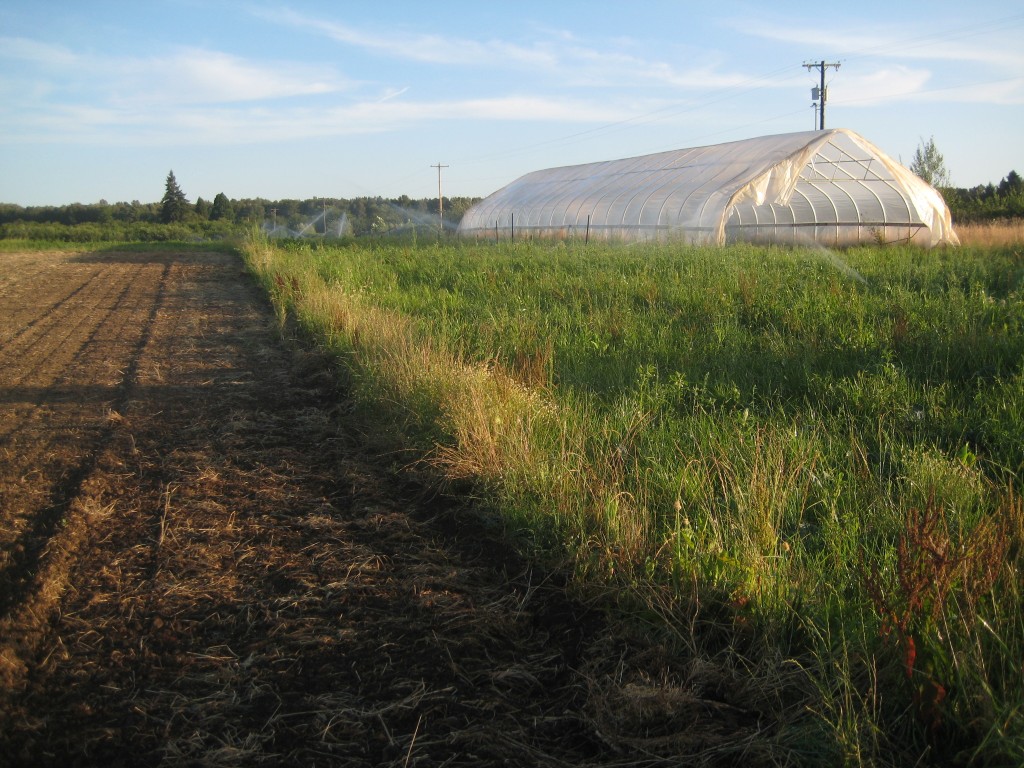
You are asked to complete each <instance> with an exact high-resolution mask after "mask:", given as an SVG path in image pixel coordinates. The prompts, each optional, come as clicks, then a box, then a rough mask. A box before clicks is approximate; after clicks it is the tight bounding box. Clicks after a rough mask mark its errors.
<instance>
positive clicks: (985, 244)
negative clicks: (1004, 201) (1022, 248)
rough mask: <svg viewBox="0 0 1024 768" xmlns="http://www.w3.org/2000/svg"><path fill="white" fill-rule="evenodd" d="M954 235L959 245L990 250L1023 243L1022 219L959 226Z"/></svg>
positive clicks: (1023, 221) (1023, 224)
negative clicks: (995, 247)
mask: <svg viewBox="0 0 1024 768" xmlns="http://www.w3.org/2000/svg"><path fill="white" fill-rule="evenodd" d="M956 234H957V236H958V237H959V238H960V244H961V245H969V246H975V247H979V248H991V247H994V246H1003V245H1019V244H1022V243H1024V219H1002V220H1000V221H985V222H974V223H969V224H959V225H957V227H956Z"/></svg>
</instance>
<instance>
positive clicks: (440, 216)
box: [430, 162, 448, 232]
mask: <svg viewBox="0 0 1024 768" xmlns="http://www.w3.org/2000/svg"><path fill="white" fill-rule="evenodd" d="M430 167H431V168H437V220H438V221H439V222H440V224H441V231H442V232H444V198H443V197H441V169H442V168H447V167H448V166H447V165H441V163H440V162H438V163H437V165H432V166H430Z"/></svg>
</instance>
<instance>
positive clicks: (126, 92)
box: [0, 38, 353, 106]
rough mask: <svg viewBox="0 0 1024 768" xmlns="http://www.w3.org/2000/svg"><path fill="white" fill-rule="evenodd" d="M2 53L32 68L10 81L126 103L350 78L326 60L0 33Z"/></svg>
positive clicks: (305, 92) (199, 99) (320, 88)
mask: <svg viewBox="0 0 1024 768" xmlns="http://www.w3.org/2000/svg"><path fill="white" fill-rule="evenodd" d="M0 59H8V60H12V61H17V62H21V63H23V64H27V65H29V67H31V73H30V74H26V73H18V72H16V71H15V72H9V73H8V74H7V75H6V77H5V78H4V79H5V80H7V81H8V82H10V81H12V80H14V79H16V78H18V77H23V78H25V79H26V80H28V79H31V80H32V81H34V82H36V83H37V84H39V83H42V82H48V83H50V84H51V86H52V87H51V89H50V90H56V89H60V90H63V91H65V92H69V91H74V92H77V93H79V94H81V95H82V96H88V97H89V98H91V99H94V100H96V101H98V102H100V103H108V104H116V105H121V106H130V105H132V104H146V105H151V104H153V103H174V104H200V103H218V102H220V103H224V102H239V101H260V100H266V99H282V98H290V97H295V96H309V95H317V94H326V93H334V92H338V91H341V90H346V89H348V88H351V87H352V85H353V83H352V82H351V81H350V80H348V79H347V78H344V77H342V76H341V75H339V74H337V73H334V72H331V71H330V69H329V68H326V67H323V66H316V67H313V66H309V65H305V64H295V63H291V62H260V63H255V62H252V61H248V60H246V59H242V58H240V57H237V56H232V55H230V54H227V53H223V52H220V51H211V50H207V49H203V48H179V49H178V50H176V51H174V52H172V53H170V54H166V55H160V56H152V57H141V58H140V57H123V56H105V55H102V54H79V53H76V52H74V51H72V50H70V49H68V48H66V47H63V46H59V45H52V44H48V43H41V42H38V41H36V40H31V39H26V38H0ZM38 92H39V91H38V90H37V93H38Z"/></svg>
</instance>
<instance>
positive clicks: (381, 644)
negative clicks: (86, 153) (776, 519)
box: [0, 254, 768, 766]
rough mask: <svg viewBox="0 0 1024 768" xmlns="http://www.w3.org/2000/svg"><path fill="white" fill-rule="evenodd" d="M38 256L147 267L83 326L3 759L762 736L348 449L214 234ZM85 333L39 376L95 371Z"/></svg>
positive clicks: (570, 748)
mask: <svg viewBox="0 0 1024 768" xmlns="http://www.w3.org/2000/svg"><path fill="white" fill-rule="evenodd" d="M51 261H52V263H51V264H50V267H51V268H52V269H55V270H57V271H58V272H59V271H60V270H62V269H67V271H68V272H69V273H71V272H74V271H75V267H76V266H78V265H80V264H82V263H85V264H91V263H93V262H95V263H97V264H100V265H102V266H104V267H109V268H111V269H113V270H114V271H115V272H117V271H121V272H122V273H123V274H128V273H132V272H133V270H135V269H136V268H139V267H140V266H141V267H144V269H142V271H143V272H146V271H147V270H148V271H149V272H152V271H153V270H154V269H156V268H159V270H160V271H161V272H160V273H161V275H162V278H161V281H160V285H161V286H163V287H162V288H161V289H159V290H154V287H153V281H152V279H150V280H148V281H147V280H143V279H140V280H138V281H135V282H131V281H130V280H128V279H127V278H124V277H122V278H121V279H124V280H128V282H129V283H130V284H131V285H132V286H133V287H132V289H131V290H130V291H129V292H128V293H127V294H122V296H121V298H120V300H119V301H120V303H121V304H122V305H123V306H125V307H127V306H129V305H131V306H134V307H135V310H134V311H138V310H139V308H140V307H143V308H144V309H143V311H144V312H145V311H146V309H148V312H149V315H148V317H149V318H150V320H149V322H148V324H146V325H145V328H141V327H139V328H136V331H137V333H136V334H135V335H132V334H131V332H130V329H129V327H127V326H133V327H134V325H133V324H132V323H131V322H127V324H126V325H122V326H121V327H120V330H116V331H115V330H113V329H114V326H113V325H111V326H110V329H111V332H112V334H113V335H114V336H117V335H118V334H120V336H119V337H118V338H120V339H121V340H122V342H124V340H125V339H134V344H132V343H130V342H129V343H128V344H127V346H128V347H129V348H130V349H131V354H130V356H129V357H130V362H129V364H128V365H127V366H125V367H124V368H123V369H122V370H123V375H122V377H121V379H120V381H121V385H120V389H119V390H118V391H117V392H116V394H114V395H113V397H112V401H113V402H115V403H116V404H117V406H118V408H117V409H116V410H117V413H116V416H115V417H113V418H110V419H108V420H107V422H106V423H105V424H104V426H103V427H102V434H101V438H100V439H98V440H94V441H93V442H91V443H90V442H89V441H86V442H85V443H84V447H81V446H79V447H75V446H71V447H70V448H69V450H68V452H69V454H70V455H74V456H79V455H88V456H91V457H92V458H90V459H88V460H87V461H85V462H84V463H80V464H79V466H81V467H83V470H82V472H81V477H73V478H72V482H71V483H70V484H68V485H67V486H65V488H66V491H67V492H66V494H65V495H66V496H67V497H68V498H67V499H65V500H64V501H66V503H65V505H64V506H65V509H66V510H67V524H66V525H65V526H63V527H61V528H58V529H57V530H55V531H52V536H51V538H50V541H49V543H48V544H47V546H46V547H45V548H44V549H43V550H41V552H40V560H41V563H42V565H41V567H40V569H39V572H38V573H37V574H36V577H35V578H34V579H33V580H32V581H31V583H30V587H29V588H28V589H26V590H23V591H22V592H20V593H18V594H17V596H16V597H17V600H15V601H13V602H14V603H15V604H14V605H12V606H11V610H10V611H8V612H7V615H6V616H4V617H3V618H2V619H0V637H2V638H4V639H0V652H2V653H3V654H4V660H5V661H6V663H7V672H8V674H7V680H6V681H5V683H4V688H3V689H2V691H0V754H6V755H8V756H9V762H10V764H12V765H21V764H25V765H29V764H31V765H58V764H59V765H95V764H104V765H108V766H120V765H158V764H159V765H183V766H184V765H188V766H196V765H210V766H218V765H225V766H227V765H231V766H234V765H338V766H373V765H396V766H398V765H402V766H404V765H410V766H411V765H419V766H433V765H451V766H463V765H465V766H470V765H473V766H479V765H545V766H569V765H574V766H575V765H580V766H582V765H589V766H600V765H607V766H611V765H618V766H621V765H638V766H640V765H650V766H654V765H678V764H680V763H681V762H685V763H687V764H735V763H736V762H739V761H741V760H742V762H744V763H745V764H747V765H756V764H757V763H758V758H766V756H767V755H768V751H766V750H767V748H766V747H765V746H764V745H763V743H762V742H763V739H762V738H761V737H760V735H759V734H760V731H761V728H762V726H761V725H759V720H760V718H761V714H762V713H758V712H756V711H753V710H752V709H751V706H750V705H749V704H748V703H747V702H746V701H745V697H744V696H745V695H744V689H743V686H742V685H740V684H739V683H738V682H737V681H736V680H735V679H730V678H729V677H728V676H726V675H725V674H724V673H723V672H722V671H721V670H715V669H712V668H711V667H710V665H708V664H702V663H700V662H698V661H695V660H686V659H682V658H679V657H678V656H677V655H674V654H671V653H669V652H668V651H667V650H666V649H665V648H663V647H661V646H658V645H657V644H653V643H651V642H642V641H640V640H639V639H637V638H636V637H631V636H630V635H629V633H628V632H626V631H624V630H623V629H622V628H613V627H609V626H607V625H606V624H605V623H604V622H603V621H602V620H601V619H600V618H599V617H597V616H596V615H595V614H594V613H593V612H592V611H590V610H588V609H586V608H585V607H584V606H582V605H580V604H578V603H576V602H575V601H574V600H573V599H571V598H570V597H568V596H567V595H566V593H565V591H564V589H563V588H562V587H561V586H560V585H559V583H558V580H557V579H556V578H554V577H552V576H551V575H544V574H540V573H537V572H535V571H534V570H533V569H531V567H530V566H529V564H528V563H526V562H523V561H521V560H520V559H518V558H517V557H516V556H515V555H514V553H512V552H510V551H509V550H508V549H507V547H506V546H505V545H504V544H503V543H502V542H501V540H500V538H498V537H497V535H496V534H495V533H494V532H493V531H492V529H491V527H490V526H489V525H488V524H487V522H486V520H484V519H483V518H481V517H479V516H478V515H476V514H475V513H474V512H473V510H472V509H471V508H469V507H467V506H465V505H463V504H460V503H457V502H455V501H454V500H444V499H440V498H434V497H431V496H430V495H429V494H428V493H426V492H425V491H424V490H423V489H421V488H419V487H418V486H416V485H415V484H412V483H410V482H408V481H404V480H400V479H398V478H397V476H396V475H393V474H392V473H390V472H389V471H387V469H386V468H384V467H381V466H380V464H379V462H377V461H374V460H372V459H368V458H367V457H364V456H362V455H361V453H360V444H359V440H358V438H357V436H355V435H354V434H353V433H352V430H351V427H350V426H347V422H346V419H345V417H344V411H345V402H344V393H341V392H338V391H337V389H336V386H337V385H336V380H335V378H334V377H333V375H332V374H331V373H330V371H329V368H328V362H327V361H325V360H323V359H321V358H320V357H319V356H318V355H317V354H316V353H315V352H312V351H309V350H305V351H304V350H302V349H301V348H300V347H298V346H297V345H295V344H292V345H283V344H281V343H279V342H278V341H277V340H276V336H275V332H274V330H273V328H272V322H273V313H272V312H271V310H270V309H269V307H268V306H267V305H266V304H265V303H264V300H263V299H262V297H260V296H259V295H258V294H257V292H256V290H255V288H254V287H253V285H252V283H251V281H250V280H249V279H248V277H247V276H245V275H244V273H243V271H242V269H241V266H240V263H239V262H238V260H237V259H236V258H234V257H227V256H223V255H217V254H179V255H174V256H168V255H164V254H157V255H153V254H149V255H147V254H141V255H124V254H121V255H118V254H105V255H87V256H84V257H82V258H81V259H79V260H78V262H77V264H76V261H75V260H70V259H67V258H61V257H57V256H55V257H53V258H52V259H51ZM0 270H2V267H0ZM0 285H3V282H0ZM0 301H2V292H0ZM114 314H115V315H116V314H117V313H116V312H115V313H114ZM129 314H130V312H129ZM95 338H98V336H97V337H95ZM87 346H88V345H87ZM2 354H3V353H0V356H2ZM102 357H103V355H93V354H92V353H91V352H88V351H87V352H83V353H82V354H80V355H78V361H79V362H80V363H81V365H80V366H76V367H74V368H70V367H66V368H64V369H62V370H65V371H66V375H65V379H67V380H69V381H70V378H68V377H74V381H73V383H74V384H75V385H76V386H78V387H79V388H80V389H81V390H82V391H91V390H92V389H96V388H99V389H102V386H98V385H97V382H103V381H106V380H107V379H106V378H105V377H106V376H107V375H108V371H107V368H106V367H104V366H103V365H102V364H101V363H100V361H99V358H102ZM87 360H88V361H90V362H89V363H88V364H86V361H87ZM0 362H4V361H3V360H2V359H0ZM90 366H92V371H91V375H90V371H89V367H90ZM35 394H36V393H33V396H35ZM108 394H110V393H109V392H108ZM39 399H40V400H41V401H42V400H45V396H44V397H41V398H39ZM10 400H11V397H10V394H9V393H8V395H7V396H6V399H0V406H2V407H3V409H4V410H0V417H3V416H5V415H6V416H9V415H10V414H9V413H8V412H7V411H9V410H10V409H9V408H8V403H9V402H10ZM37 410H38V414H37V416H35V417H34V418H35V419H37V420H39V421H40V422H42V421H45V420H47V419H48V420H50V421H51V422H52V423H51V428H52V429H57V428H58V427H59V426H60V422H61V420H62V419H69V418H71V415H70V414H69V412H68V411H67V410H61V409H46V408H43V407H39V408H38V409H37ZM15 418H17V417H15ZM22 431H24V430H22ZM52 448H53V444H51V445H50V446H49V448H48V450H49V449H52ZM90 451H91V453H90ZM79 452H81V453H79ZM45 480H46V478H39V479H34V480H33V482H35V483H37V484H38V483H43V482H45ZM7 481H8V480H7V478H6V477H5V478H4V482H5V483H6V482H7ZM50 482H53V481H52V479H50ZM43 511H44V510H42V509H41V508H40V509H37V512H39V513H43ZM5 514H6V513H5ZM42 529H43V530H44V531H45V530H46V526H45V525H44V526H42ZM5 546H6V544H5ZM19 633H20V635H19ZM12 636H18V637H20V640H19V642H18V643H11V642H10V641H9V638H10V637H12Z"/></svg>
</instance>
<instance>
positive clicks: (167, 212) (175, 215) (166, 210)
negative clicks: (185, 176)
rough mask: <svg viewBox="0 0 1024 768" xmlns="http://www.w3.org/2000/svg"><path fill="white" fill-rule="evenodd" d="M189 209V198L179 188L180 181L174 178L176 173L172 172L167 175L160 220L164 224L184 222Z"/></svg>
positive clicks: (161, 202)
mask: <svg viewBox="0 0 1024 768" xmlns="http://www.w3.org/2000/svg"><path fill="white" fill-rule="evenodd" d="M188 209H189V202H188V198H187V197H185V193H184V192H182V191H181V187H180V186H178V180H177V179H175V178H174V171H171V172H170V173H168V174H167V185H166V190H165V191H164V197H163V200H161V201H160V220H161V221H162V222H163V223H164V224H172V223H174V222H176V221H184V220H185V216H186V214H187V213H188Z"/></svg>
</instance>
